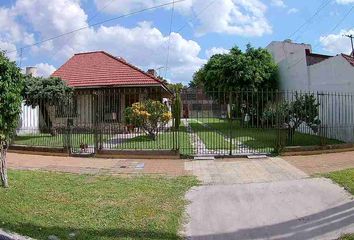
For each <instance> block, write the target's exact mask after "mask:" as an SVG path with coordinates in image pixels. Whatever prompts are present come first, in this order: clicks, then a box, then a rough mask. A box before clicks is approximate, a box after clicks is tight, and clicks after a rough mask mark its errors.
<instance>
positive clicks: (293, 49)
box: [267, 42, 354, 142]
mask: <svg viewBox="0 0 354 240" xmlns="http://www.w3.org/2000/svg"><path fill="white" fill-rule="evenodd" d="M267 49H268V51H269V52H270V53H271V54H272V56H273V58H274V59H275V62H276V63H278V66H279V74H280V87H281V89H282V90H301V91H304V92H306V91H313V92H319V95H316V97H317V98H318V100H319V102H320V119H321V121H322V124H321V126H322V128H321V134H323V135H324V136H327V137H329V138H334V139H339V140H342V141H346V142H353V141H354V99H353V97H352V96H351V95H352V94H354V67H353V66H351V65H350V63H349V62H348V61H347V60H346V59H344V57H342V56H341V55H338V56H335V57H331V58H328V59H326V60H324V61H322V62H319V63H316V64H313V65H310V66H307V63H306V53H305V49H310V50H311V46H310V45H307V44H296V43H289V42H272V43H271V44H269V45H268V46H267ZM345 93H351V94H345ZM300 131H302V132H308V133H310V132H311V131H308V129H306V128H301V129H300Z"/></svg>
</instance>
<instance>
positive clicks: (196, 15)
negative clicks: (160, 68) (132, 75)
mask: <svg viewBox="0 0 354 240" xmlns="http://www.w3.org/2000/svg"><path fill="white" fill-rule="evenodd" d="M216 1H217V0H212V1H210V2H209V4H208V5H207V6H206V7H204V8H203V9H202V10H201V11H200V12H198V13H197V14H195V15H194V16H193V17H192V18H190V19H189V20H187V21H186V23H185V24H184V25H182V27H180V28H179V29H178V30H177V31H176V33H180V32H181V31H182V30H183V29H184V28H185V27H186V26H188V24H189V23H191V22H193V21H194V20H195V19H196V18H197V17H198V16H200V15H201V14H202V13H203V12H205V11H206V10H207V9H208V8H209V7H211V5H213V4H214V3H215V2H216ZM171 32H172V29H170V36H171ZM168 53H169V47H168ZM167 70H168V66H167V65H166V67H165V77H166V75H167V74H166V71H167Z"/></svg>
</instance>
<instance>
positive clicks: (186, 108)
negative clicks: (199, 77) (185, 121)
mask: <svg viewBox="0 0 354 240" xmlns="http://www.w3.org/2000/svg"><path fill="white" fill-rule="evenodd" d="M215 94H218V93H215ZM181 100H182V103H183V106H182V118H195V117H197V118H198V117H220V118H221V117H226V115H227V106H226V104H219V103H216V102H215V100H213V96H212V94H211V95H208V94H206V93H205V92H204V90H203V88H193V87H188V88H186V89H183V90H182V92H181Z"/></svg>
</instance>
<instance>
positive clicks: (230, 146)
mask: <svg viewBox="0 0 354 240" xmlns="http://www.w3.org/2000/svg"><path fill="white" fill-rule="evenodd" d="M229 105H230V106H229V108H230V111H229V140H230V145H229V150H230V152H229V155H230V156H231V155H232V92H230V96H229Z"/></svg>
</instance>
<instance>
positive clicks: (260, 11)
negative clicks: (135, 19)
mask: <svg viewBox="0 0 354 240" xmlns="http://www.w3.org/2000/svg"><path fill="white" fill-rule="evenodd" d="M95 2H96V5H97V8H98V9H102V11H105V12H108V13H114V14H117V13H118V14H119V13H120V14H122V13H127V12H130V11H134V10H138V9H142V8H144V7H151V6H156V5H159V4H161V3H166V1H162V0H146V1H139V0H115V1H113V2H112V3H111V4H110V5H109V7H105V6H106V4H107V2H106V1H105V0H96V1H95ZM278 2H279V0H278ZM211 4H212V5H211ZM278 4H279V3H278ZM170 7H171V6H168V7H166V9H169V8H170ZM175 8H176V11H177V12H179V13H181V14H182V15H184V16H187V17H190V18H192V17H193V18H196V26H195V31H196V34H197V35H204V34H206V33H209V32H216V33H227V34H234V35H240V36H247V37H250V36H263V35H264V34H269V33H271V32H272V27H271V25H270V23H269V22H268V20H267V18H266V17H265V12H266V11H267V7H266V5H264V4H263V3H262V2H261V1H260V0H223V1H215V2H212V0H209V1H206V0H190V1H185V2H182V3H176V5H175Z"/></svg>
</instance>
